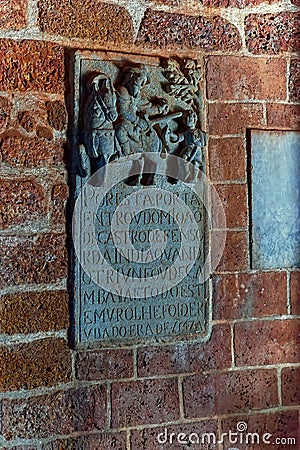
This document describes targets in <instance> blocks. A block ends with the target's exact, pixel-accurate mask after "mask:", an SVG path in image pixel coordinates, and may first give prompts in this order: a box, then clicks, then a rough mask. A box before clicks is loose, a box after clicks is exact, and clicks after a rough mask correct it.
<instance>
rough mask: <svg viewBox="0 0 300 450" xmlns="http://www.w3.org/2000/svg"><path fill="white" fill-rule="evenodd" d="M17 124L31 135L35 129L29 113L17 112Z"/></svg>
mask: <svg viewBox="0 0 300 450" xmlns="http://www.w3.org/2000/svg"><path fill="white" fill-rule="evenodd" d="M17 117H18V122H19V124H20V125H21V127H22V128H24V130H26V131H27V132H28V133H31V132H32V131H33V130H34V128H35V125H36V124H35V120H34V118H33V116H32V113H31V111H19V112H18V114H17Z"/></svg>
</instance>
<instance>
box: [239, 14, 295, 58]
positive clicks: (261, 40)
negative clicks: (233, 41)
mask: <svg viewBox="0 0 300 450" xmlns="http://www.w3.org/2000/svg"><path fill="white" fill-rule="evenodd" d="M299 23H300V14H299V13H292V12H286V11H285V12H281V13H279V14H250V15H249V16H247V17H246V19H245V34H246V45H247V48H248V50H249V51H250V52H251V53H255V54H259V53H268V54H278V53H280V52H286V51H294V52H297V51H299V49H300V39H299Z"/></svg>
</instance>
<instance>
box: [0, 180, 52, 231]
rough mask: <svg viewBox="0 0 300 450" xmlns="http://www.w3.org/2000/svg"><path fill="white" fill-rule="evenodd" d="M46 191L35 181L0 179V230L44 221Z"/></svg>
mask: <svg viewBox="0 0 300 450" xmlns="http://www.w3.org/2000/svg"><path fill="white" fill-rule="evenodd" d="M46 205H47V200H46V195H45V191H44V189H43V188H42V187H41V186H40V185H39V184H37V183H36V182H34V181H28V180H9V179H3V178H0V228H1V229H5V228H8V227H9V226H11V225H21V224H23V223H26V222H33V221H36V220H38V219H42V218H43V217H44V216H45V214H46V210H47V206H46Z"/></svg>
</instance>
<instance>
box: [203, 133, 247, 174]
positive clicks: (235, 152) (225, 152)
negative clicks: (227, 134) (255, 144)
mask: <svg viewBox="0 0 300 450" xmlns="http://www.w3.org/2000/svg"><path fill="white" fill-rule="evenodd" d="M209 173H210V179H211V180H212V181H227V180H228V181H232V180H245V179H246V152H245V148H244V140H243V139H242V138H225V139H214V138H211V139H210V140H209Z"/></svg>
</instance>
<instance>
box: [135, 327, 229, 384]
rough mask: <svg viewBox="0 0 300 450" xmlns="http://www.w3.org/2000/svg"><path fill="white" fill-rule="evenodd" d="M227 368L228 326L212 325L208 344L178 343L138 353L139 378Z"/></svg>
mask: <svg viewBox="0 0 300 450" xmlns="http://www.w3.org/2000/svg"><path fill="white" fill-rule="evenodd" d="M220 342H222V346H220ZM212 355H213V356H212ZM230 367H231V332H230V327H229V326H228V325H215V326H214V327H213V330H212V335H211V337H210V339H209V340H208V341H207V342H203V343H200V342H198V343H197V344H188V343H178V344H176V345H171V346H167V347H165V346H164V347H145V348H140V349H139V350H138V375H139V376H140V377H149V376H154V375H168V374H180V373H193V372H200V371H205V370H213V369H221V368H230Z"/></svg>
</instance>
